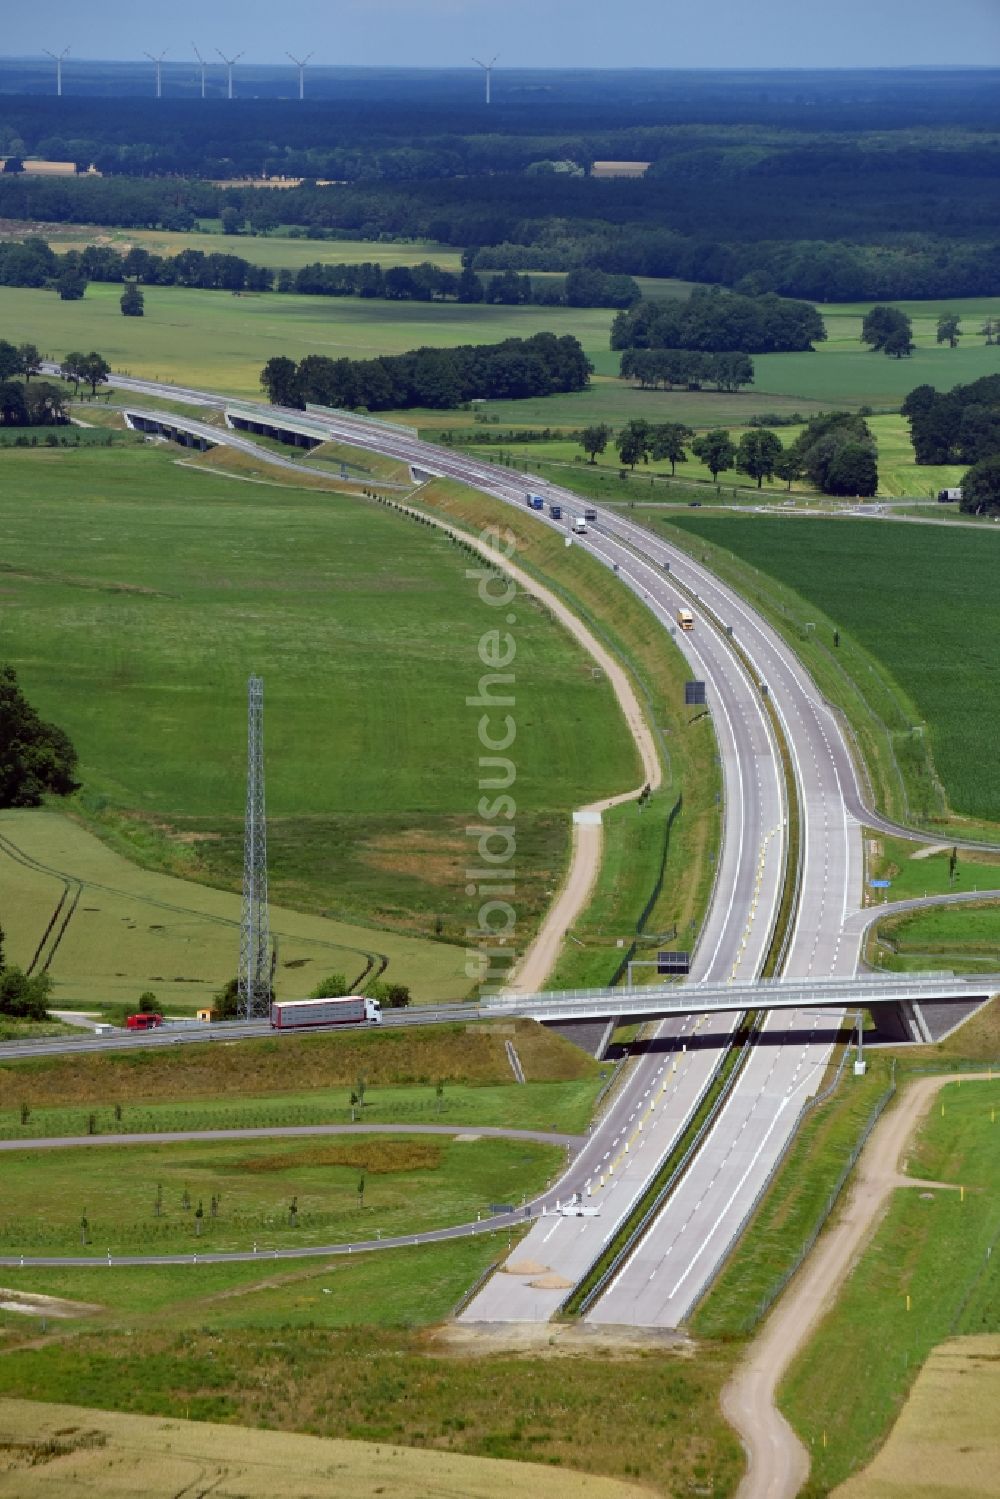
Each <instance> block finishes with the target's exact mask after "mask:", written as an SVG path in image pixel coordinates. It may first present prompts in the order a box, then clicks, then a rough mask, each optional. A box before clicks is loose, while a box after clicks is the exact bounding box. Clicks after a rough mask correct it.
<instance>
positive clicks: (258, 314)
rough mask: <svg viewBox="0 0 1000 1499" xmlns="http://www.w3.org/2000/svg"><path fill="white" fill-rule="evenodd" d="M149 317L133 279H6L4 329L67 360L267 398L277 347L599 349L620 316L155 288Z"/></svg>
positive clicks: (359, 352) (361, 353)
mask: <svg viewBox="0 0 1000 1499" xmlns="http://www.w3.org/2000/svg"><path fill="white" fill-rule="evenodd" d="M144 296H145V302H146V311H145V315H144V316H143V317H141V318H126V317H122V315H121V310H120V308H119V305H118V304H119V301H120V299H121V287H120V286H114V285H110V284H98V283H94V284H92V285H91V286H89V287H88V288H87V294H86V296H85V297H84V298H83V300H82V301H80V302H62V301H60V300H59V298H58V297H57V296H56V295H55V293H54V292H52V291H32V290H24V289H15V288H11V287H0V329H2V330H3V333H2V335H0V336H2V337H4V338H6V339H9V340H10V342H12V343H15V344H17V343H23V342H27V341H29V340H30V341H31V342H33V343H35V344H36V345H37V346H38V348H39V349H41V350H42V352H43V354H45V355H46V356H49V357H51V358H55V359H60V358H62V357H63V356H64V355H65V354H67V353H68V352H69V351H70V350H71V349H98V350H99V351H100V352H101V353H102V354H103V355H104V357H105V358H106V359H107V361H108V363H109V364H110V365H111V367H112V369H114V370H116V371H117V372H118V373H119V374H130V375H137V376H143V377H151V378H153V379H159V380H169V381H174V382H176V383H177V384H181V385H205V386H208V387H210V388H211V389H213V390H216V389H217V390H221V391H225V392H226V393H227V394H231V395H235V396H252V397H254V398H259V397H260V371H261V369H262V367H263V365H264V364H266V362H267V361H268V359H270V358H272V357H273V356H275V355H279V354H282V355H288V356H289V357H290V358H292V359H302V358H304V357H305V356H306V355H307V354H325V355H328V356H329V357H330V358H332V359H339V358H344V357H346V358H352V359H368V358H371V357H373V356H374V355H378V354H400V353H403V352H405V351H406V350H407V349H415V348H418V347H421V346H424V345H429V346H431V347H434V348H450V347H453V346H454V345H455V344H467V343H471V344H475V343H499V342H500V341H501V340H503V339H505V338H527V337H530V336H531V334H533V333H538V332H541V331H543V330H549V331H551V332H554V333H557V334H560V335H561V334H564V333H573V334H576V336H577V337H578V338H579V339H580V341H581V342H582V343H583V345H584V347H585V349H586V350H587V352H588V353H591V352H592V351H593V353H594V354H595V355H597V354H603V353H605V352H606V351H607V347H608V332H609V329H610V327H611V318H612V314H611V312H610V311H608V310H607V309H603V308H589V309H578V308H561V307H499V306H482V305H479V306H460V305H459V304H458V303H423V302H380V301H372V300H366V299H364V298H354V297H350V298H348V297H304V296H279V295H278V294H277V293H272V292H268V293H260V294H255V293H251V292H243V293H241V294H240V295H239V296H234V295H233V294H232V293H231V292H224V291H219V292H214V291H198V290H189V289H187V288H184V287H176V286H150V287H146V288H144Z"/></svg>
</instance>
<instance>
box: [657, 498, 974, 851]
mask: <svg viewBox="0 0 1000 1499" xmlns="http://www.w3.org/2000/svg"><path fill="white" fill-rule="evenodd" d="M670 524H671V526H672V527H673V528H675V529H676V530H680V531H681V532H683V533H685V534H686V535H687V536H689V537H696V538H700V539H703V540H705V541H709V542H712V543H715V544H717V545H718V546H720V547H722V548H725V549H727V550H728V551H730V552H733V553H735V554H736V555H737V556H738V557H739V558H740V559H741V562H742V564H743V565H744V566H745V567H747V566H748V567H750V568H751V569H758V570H759V571H761V572H764V573H766V574H768V575H770V576H771V577H773V578H775V579H777V580H778V581H779V583H781V584H784V585H786V586H787V587H788V588H790V589H792V590H794V591H795V593H796V594H797V595H798V596H799V600H800V609H799V610H796V615H797V616H798V619H799V620H804V621H806V622H808V621H816V620H817V617H818V615H819V617H820V618H819V624H818V626H817V629H816V630H815V631H814V632H812V633H813V637H814V638H813V643H812V649H813V650H814V651H816V652H822V653H825V655H826V657H827V658H828V659H829V660H830V661H831V663H832V667H831V669H833V668H835V669H836V670H838V671H839V670H840V666H839V661H838V659H837V653H836V652H835V651H834V649H833V646H832V628H833V625H836V626H837V627H839V628H840V629H841V631H842V632H844V634H845V635H849V636H851V637H852V638H853V639H854V640H856V641H857V642H858V644H859V645H860V647H861V648H862V649H863V651H864V652H866V653H867V654H868V655H869V656H870V657H871V658H873V659H874V661H876V662H879V663H881V666H882V668H883V669H884V670H885V671H886V672H887V673H888V675H889V676H890V677H891V678H892V679H893V680H894V681H895V682H896V683H897V684H898V687H899V689H901V692H902V694H903V695H904V697H905V699H906V700H909V702H911V703H912V704H913V705H915V709H916V714H915V717H914V718H913V719H912V721H911V725H906V726H905V728H904V727H903V724H902V723H901V724H898V725H890V728H892V729H894V730H895V731H896V752H897V754H905V753H906V750H907V744H906V741H907V740H910V741H911V742H912V747H914V748H916V749H917V750H919V749H920V748H922V743H921V738H920V735H919V734H918V735H917V736H916V738H915V739H913V736H912V735H911V733H910V728H911V726H912V724H916V725H919V724H920V721H921V720H923V721H924V722H925V723H926V737H927V740H928V741H929V744H930V748H931V751H932V754H933V762H934V766H935V768H936V771H937V774H938V775H939V776H940V778H941V781H942V782H943V784H944V788H945V791H946V793H947V797H948V801H949V802H950V804H951V806H952V807H953V808H954V809H955V811H956V812H958V813H960V814H963V815H965V816H968V817H971V818H981V819H992V820H1000V783H998V782H997V779H996V777H995V776H993V775H991V774H990V773H989V771H988V767H989V766H990V765H991V764H992V762H993V755H994V747H995V744H996V739H997V733H998V729H1000V719H998V716H997V700H996V693H995V691H994V681H995V664H994V659H993V649H992V647H993V636H994V623H995V617H996V579H997V556H996V538H995V537H994V535H993V533H992V532H989V533H983V532H980V531H967V530H965V529H964V528H961V527H954V528H941V527H922V526H888V525H872V524H870V523H867V522H864V521H857V520H815V519H806V518H803V519H794V518H778V517H766V516H756V515H755V516H732V515H729V516H724V515H717V514H704V515H697V516H695V515H676V516H674V517H673V518H672V519H671V522H670ZM817 611H818V615H817ZM785 612H786V614H789V611H788V610H787V608H786V611H785ZM823 616H825V618H823ZM789 623H791V616H790V615H789ZM806 633H807V635H808V632H806ZM841 659H843V643H842V653H841ZM868 680H870V678H869V679H868ZM868 680H865V681H862V683H861V684H860V686H861V689H862V690H863V691H867V690H868ZM872 685H873V686H874V683H872ZM901 712H902V713H903V714H904V715H905V703H904V704H903V705H902V707H901ZM903 722H904V723H905V717H904V720H903ZM944 836H947V834H946V833H945V834H944Z"/></svg>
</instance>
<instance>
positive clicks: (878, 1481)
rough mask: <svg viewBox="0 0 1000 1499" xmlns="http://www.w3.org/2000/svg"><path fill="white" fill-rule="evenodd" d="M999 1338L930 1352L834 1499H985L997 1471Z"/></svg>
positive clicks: (956, 1341) (951, 1343)
mask: <svg viewBox="0 0 1000 1499" xmlns="http://www.w3.org/2000/svg"><path fill="white" fill-rule="evenodd" d="M998 1407H1000V1338H997V1337H979V1338H949V1339H948V1341H947V1342H946V1343H941V1344H940V1345H939V1346H938V1347H937V1348H935V1349H933V1351H932V1352H931V1354H930V1355H929V1357H928V1359H927V1362H926V1364H925V1365H924V1367H923V1368H922V1369H921V1371H920V1373H919V1374H918V1376H917V1380H916V1383H915V1384H914V1386H913V1388H912V1389H911V1390H910V1393H909V1395H908V1396H907V1398H906V1404H905V1405H904V1406H903V1409H902V1412H901V1414H900V1416H899V1418H898V1420H897V1421H896V1423H895V1425H894V1426H893V1428H892V1431H891V1432H890V1433H889V1440H888V1441H887V1442H886V1444H885V1446H884V1447H883V1448H882V1450H881V1451H880V1452H879V1453H877V1455H876V1456H875V1458H874V1460H873V1461H872V1462H871V1463H869V1465H868V1467H867V1468H865V1469H864V1471H863V1472H861V1473H857V1474H855V1476H854V1477H853V1478H849V1479H848V1480H847V1482H846V1483H844V1484H841V1485H840V1486H839V1487H838V1488H837V1489H836V1490H835V1493H836V1499H912V1496H914V1495H919V1496H920V1499H952V1496H954V1495H957V1494H961V1495H962V1496H963V1499H990V1496H991V1495H992V1494H994V1493H995V1492H996V1476H997V1470H998V1468H1000V1434H998V1430H997V1420H996V1413H997V1409H998Z"/></svg>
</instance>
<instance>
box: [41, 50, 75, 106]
mask: <svg viewBox="0 0 1000 1499" xmlns="http://www.w3.org/2000/svg"><path fill="white" fill-rule="evenodd" d="M42 51H43V52H44V53H45V56H46V57H51V59H52V61H53V62H54V63H55V65H56V97H57V98H58V99H61V98H62V65H63V58H64V57H68V56H69V48H68V47H64V48H63V49H62V51H61V52H59V53H56V52H50V51H49V49H48V47H43V48H42Z"/></svg>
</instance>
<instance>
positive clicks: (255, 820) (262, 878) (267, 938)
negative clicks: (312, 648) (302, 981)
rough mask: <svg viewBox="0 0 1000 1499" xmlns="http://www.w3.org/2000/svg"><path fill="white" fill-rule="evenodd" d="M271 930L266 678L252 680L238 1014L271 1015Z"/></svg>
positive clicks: (249, 688) (248, 1016)
mask: <svg viewBox="0 0 1000 1499" xmlns="http://www.w3.org/2000/svg"><path fill="white" fill-rule="evenodd" d="M270 1006H271V931H270V921H269V918H268V911H267V824H266V821H265V816H264V682H263V680H262V678H260V677H251V678H250V680H249V682H248V684H247V810H246V824H245V827H244V833H243V921H242V923H241V926H240V972H239V1012H240V1016H241V1018H243V1019H246V1020H259V1019H261V1018H263V1017H265V1016H267V1015H268V1014H270Z"/></svg>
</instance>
